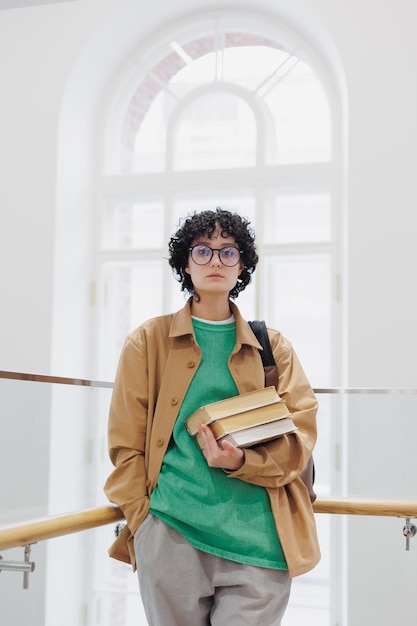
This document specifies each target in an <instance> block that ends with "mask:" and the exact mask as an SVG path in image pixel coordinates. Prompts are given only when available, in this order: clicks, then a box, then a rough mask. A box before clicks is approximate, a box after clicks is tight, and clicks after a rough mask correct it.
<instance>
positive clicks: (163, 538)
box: [134, 514, 291, 626]
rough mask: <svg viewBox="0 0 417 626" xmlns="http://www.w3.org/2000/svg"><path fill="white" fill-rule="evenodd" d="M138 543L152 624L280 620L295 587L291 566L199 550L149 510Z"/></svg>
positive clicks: (274, 623)
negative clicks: (265, 564)
mask: <svg viewBox="0 0 417 626" xmlns="http://www.w3.org/2000/svg"><path fill="white" fill-rule="evenodd" d="M134 545H135V554H136V561H137V566H138V578H139V587H140V592H141V596H142V602H143V606H144V609H145V613H146V617H147V620H148V623H149V626H210V625H211V626H246V625H247V626H280V624H281V619H282V617H283V615H284V612H285V609H286V607H287V604H288V600H289V595H290V590H291V578H290V577H289V575H288V572H287V571H282V570H275V569H268V568H263V567H253V566H251V565H243V564H241V563H235V562H234V561H229V560H226V559H222V558H220V557H217V556H213V555H212V554H208V553H206V552H202V551H201V550H197V549H195V548H193V546H191V545H190V544H189V543H188V542H187V540H186V539H184V537H183V536H182V535H180V534H179V533H177V532H176V531H175V530H174V529H173V528H171V527H170V526H168V525H167V524H165V523H164V522H162V521H161V520H160V519H158V518H157V517H154V516H153V515H150V514H149V515H148V516H147V518H146V519H145V520H144V522H143V523H142V524H141V525H140V526H139V528H138V530H137V531H136V534H135V543H134Z"/></svg>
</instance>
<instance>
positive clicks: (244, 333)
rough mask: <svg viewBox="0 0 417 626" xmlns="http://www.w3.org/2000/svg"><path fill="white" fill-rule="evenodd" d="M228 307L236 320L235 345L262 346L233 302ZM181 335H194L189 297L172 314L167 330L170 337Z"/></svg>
mask: <svg viewBox="0 0 417 626" xmlns="http://www.w3.org/2000/svg"><path fill="white" fill-rule="evenodd" d="M230 309H231V311H232V313H233V315H234V316H235V320H236V344H237V346H238V347H240V346H241V345H242V344H247V345H249V346H253V347H254V348H257V349H258V350H259V349H260V348H262V347H261V345H260V343H259V342H258V340H257V339H256V337H255V335H254V334H253V332H252V329H251V327H250V326H249V324H248V323H247V322H246V320H244V319H243V317H242V315H241V313H240V311H239V309H238V307H237V306H236V304H235V303H234V302H230ZM183 335H194V329H193V323H192V319H191V298H189V299H188V300H187V303H186V304H185V306H184V307H183V308H182V309H180V310H179V311H178V312H177V313H175V314H174V316H173V319H172V323H171V328H170V332H169V336H170V337H181V336H183Z"/></svg>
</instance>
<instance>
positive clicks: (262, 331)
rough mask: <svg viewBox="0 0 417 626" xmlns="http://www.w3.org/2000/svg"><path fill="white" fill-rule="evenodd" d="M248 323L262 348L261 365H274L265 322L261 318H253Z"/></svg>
mask: <svg viewBox="0 0 417 626" xmlns="http://www.w3.org/2000/svg"><path fill="white" fill-rule="evenodd" d="M248 324H249V326H250V327H251V328H252V332H253V334H254V335H255V337H256V339H257V340H258V341H259V343H260V344H261V346H262V348H263V350H262V352H260V355H261V359H262V364H263V366H264V367H268V366H269V365H275V359H274V355H273V354H272V348H271V344H270V341H269V337H268V331H267V329H266V324H265V322H264V321H263V320H254V321H253V322H248Z"/></svg>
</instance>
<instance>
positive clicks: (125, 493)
mask: <svg viewBox="0 0 417 626" xmlns="http://www.w3.org/2000/svg"><path fill="white" fill-rule="evenodd" d="M147 414H148V375H147V357H146V342H145V341H143V340H140V339H138V334H137V333H136V334H135V336H129V337H128V338H127V339H126V341H125V344H124V347H123V349H122V353H121V356H120V361H119V365H118V369H117V373H116V378H115V383H114V388H113V394H112V399H111V403H110V411H109V421H108V444H109V455H110V460H111V462H112V463H113V465H114V466H115V469H114V470H113V472H112V473H111V474H110V476H109V477H108V479H107V481H106V483H105V485H104V492H105V494H106V495H107V497H108V498H109V500H110V501H111V502H113V503H114V504H117V505H118V506H119V507H120V508H121V510H122V511H123V514H124V516H125V518H126V521H127V524H128V526H129V529H130V531H131V533H132V534H134V532H135V531H136V529H137V527H138V526H139V524H140V523H141V521H142V519H143V518H144V516H145V515H146V512H147V510H148V507H149V498H148V495H147V486H146V471H145V441H146V428H147Z"/></svg>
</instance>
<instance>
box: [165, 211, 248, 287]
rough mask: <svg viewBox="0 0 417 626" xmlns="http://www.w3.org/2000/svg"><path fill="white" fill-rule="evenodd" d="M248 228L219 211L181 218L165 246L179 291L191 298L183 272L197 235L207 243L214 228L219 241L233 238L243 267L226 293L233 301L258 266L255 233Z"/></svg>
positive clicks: (189, 282)
mask: <svg viewBox="0 0 417 626" xmlns="http://www.w3.org/2000/svg"><path fill="white" fill-rule="evenodd" d="M249 225H250V222H249V220H247V219H245V218H244V217H242V216H241V215H239V214H238V213H232V212H230V211H226V210H225V209H221V208H220V207H217V208H216V209H215V210H214V211H202V212H200V213H197V212H195V213H193V214H191V215H189V216H188V217H187V218H185V220H184V222H183V223H182V225H181V226H180V228H179V229H178V230H177V232H176V233H175V234H174V235H173V236H172V237H171V239H170V240H169V244H168V250H169V259H168V260H169V264H170V266H171V267H172V269H173V272H174V275H175V277H176V279H177V280H178V282H180V283H181V290H182V291H188V293H189V294H191V295H194V293H195V292H194V285H193V283H192V280H191V276H190V275H189V274H187V272H186V271H185V268H186V267H187V265H188V259H189V254H190V252H189V250H190V247H191V246H192V244H193V242H194V241H195V240H196V239H197V237H200V236H201V235H207V236H208V237H209V238H210V239H211V237H212V235H213V233H214V231H215V230H216V227H217V226H220V228H221V235H222V237H228V236H231V237H234V238H235V240H236V244H237V246H238V248H239V250H240V258H241V261H242V263H243V264H244V268H243V270H242V272H241V274H240V276H239V278H238V279H237V283H236V285H235V286H234V287H233V289H232V290H231V291H230V293H229V297H230V298H236V297H237V296H238V295H239V293H240V292H241V291H243V290H244V289H245V288H246V286H247V285H249V283H250V281H251V278H252V274H253V272H254V271H255V268H256V264H257V263H258V255H257V253H256V247H255V233H254V230H253V229H252V228H251V227H250V226H249ZM196 295H197V294H196Z"/></svg>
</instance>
